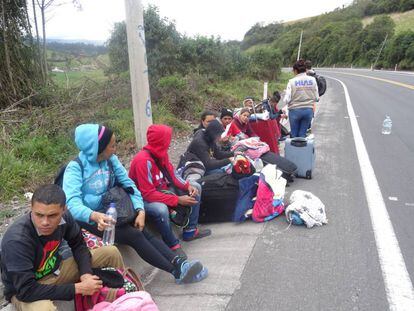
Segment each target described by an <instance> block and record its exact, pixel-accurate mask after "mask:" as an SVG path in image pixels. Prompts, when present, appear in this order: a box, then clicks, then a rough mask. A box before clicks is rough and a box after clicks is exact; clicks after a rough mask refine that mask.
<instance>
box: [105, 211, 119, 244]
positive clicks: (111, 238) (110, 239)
mask: <svg viewBox="0 0 414 311" xmlns="http://www.w3.org/2000/svg"><path fill="white" fill-rule="evenodd" d="M106 216H109V217H111V218H112V221H111V224H110V225H109V226H108V227H106V229H105V231H104V234H103V238H102V242H103V244H104V245H114V242H115V224H116V219H117V213H116V206H115V203H111V204H110V205H109V208H108V210H107V211H106Z"/></svg>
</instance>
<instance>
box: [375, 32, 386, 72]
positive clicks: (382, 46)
mask: <svg viewBox="0 0 414 311" xmlns="http://www.w3.org/2000/svg"><path fill="white" fill-rule="evenodd" d="M387 39H388V33H387V35H386V36H385V39H384V42H382V44H381V48H380V50H379V53H378V56H377V59H376V60H375V63H374V66H373V67H372V68H371V70H374V69H375V66H376V65H377V62H378V59H379V57H380V55H381V52H382V49H383V48H384V46H385V42H387Z"/></svg>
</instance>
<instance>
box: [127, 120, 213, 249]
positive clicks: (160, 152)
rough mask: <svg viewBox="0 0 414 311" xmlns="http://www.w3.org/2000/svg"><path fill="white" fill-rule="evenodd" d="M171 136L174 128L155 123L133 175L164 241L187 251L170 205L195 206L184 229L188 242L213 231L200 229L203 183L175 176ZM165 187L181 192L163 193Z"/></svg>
mask: <svg viewBox="0 0 414 311" xmlns="http://www.w3.org/2000/svg"><path fill="white" fill-rule="evenodd" d="M171 137H172V129H171V128H170V127H168V126H166V125H155V124H154V125H151V126H150V127H149V128H148V130H147V141H148V143H147V145H146V146H144V148H143V149H142V150H141V151H140V152H138V153H137V155H136V156H135V157H134V158H133V160H132V162H131V167H130V169H129V177H130V178H131V179H132V180H133V181H134V182H135V184H136V186H137V187H138V189H139V190H140V191H141V194H142V196H143V198H144V207H145V212H146V213H147V215H148V216H149V217H150V218H151V219H152V220H153V221H154V222H155V225H156V227H157V229H158V231H159V232H160V234H161V236H162V239H163V240H164V242H165V243H166V244H167V245H168V246H169V247H170V249H171V250H173V251H176V252H177V253H178V254H184V252H183V251H182V249H181V245H180V241H179V240H178V238H177V237H176V236H175V234H174V233H173V231H172V228H171V223H170V218H169V207H171V208H174V207H177V206H178V205H182V206H191V214H190V218H189V223H188V225H187V226H186V227H185V228H183V240H184V241H192V240H195V239H200V238H203V237H206V236H209V235H210V234H211V230H209V229H204V230H200V229H198V228H197V224H198V213H199V210H200V197H201V186H200V185H199V184H198V183H196V182H194V183H191V184H190V183H189V182H185V181H184V180H182V179H181V178H179V177H177V176H176V175H175V170H174V167H173V165H172V164H171V162H170V160H169V157H168V148H169V147H170V143H171ZM163 190H172V191H173V192H175V193H177V194H173V193H171V194H169V193H168V194H167V193H164V192H162V191H163ZM180 192H181V193H180ZM178 194H179V195H178Z"/></svg>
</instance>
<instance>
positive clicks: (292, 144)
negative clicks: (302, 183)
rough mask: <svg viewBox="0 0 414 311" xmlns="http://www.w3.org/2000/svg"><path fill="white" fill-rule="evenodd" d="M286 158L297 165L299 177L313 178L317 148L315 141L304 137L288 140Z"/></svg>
mask: <svg viewBox="0 0 414 311" xmlns="http://www.w3.org/2000/svg"><path fill="white" fill-rule="evenodd" d="M285 157H286V159H288V160H290V161H292V162H293V163H295V164H296V165H297V167H298V170H297V171H296V176H297V177H304V178H307V179H311V178H312V172H313V169H314V167H315V146H314V140H313V139H308V138H303V137H295V138H288V139H286V142H285Z"/></svg>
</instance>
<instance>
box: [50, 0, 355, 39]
mask: <svg viewBox="0 0 414 311" xmlns="http://www.w3.org/2000/svg"><path fill="white" fill-rule="evenodd" d="M80 2H81V4H82V7H83V9H82V10H81V11H79V10H76V9H75V8H74V7H73V6H72V5H71V4H69V5H65V6H61V7H58V8H54V9H53V10H52V11H50V12H49V21H48V24H47V37H48V38H62V39H87V40H102V41H105V40H107V39H108V37H109V35H110V32H111V29H112V27H113V24H114V23H115V22H119V21H122V20H125V7H124V1H123V0H80ZM142 2H143V4H144V6H147V5H148V4H154V5H156V6H157V7H158V8H159V10H160V15H161V16H162V17H167V18H168V19H170V20H174V21H175V23H176V26H177V30H178V31H179V32H180V33H182V34H187V35H189V36H194V35H197V34H199V35H205V36H210V35H214V36H220V37H221V38H222V39H223V40H242V39H243V36H244V34H245V33H246V32H247V31H248V30H249V29H250V27H251V26H253V25H254V24H255V23H257V22H265V23H270V22H275V21H290V20H295V19H299V18H303V17H308V16H314V15H319V14H321V13H325V12H329V11H332V10H333V9H335V8H337V7H342V5H348V4H350V3H351V2H352V0H293V1H276V0H254V1H249V0H209V1H200V0H143V1H142Z"/></svg>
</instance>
